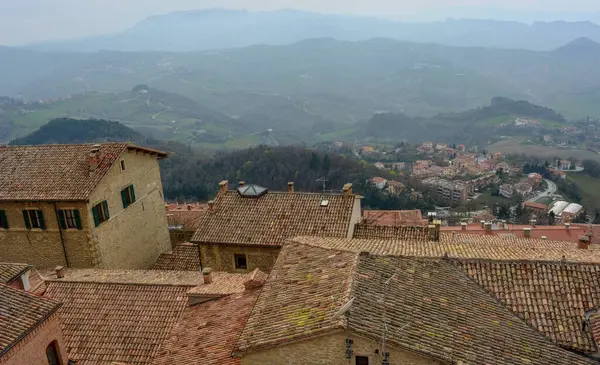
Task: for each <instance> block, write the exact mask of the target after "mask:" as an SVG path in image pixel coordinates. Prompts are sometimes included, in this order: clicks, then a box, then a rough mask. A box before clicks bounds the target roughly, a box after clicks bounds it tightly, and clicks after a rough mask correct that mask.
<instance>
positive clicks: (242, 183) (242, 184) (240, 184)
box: [238, 181, 246, 188]
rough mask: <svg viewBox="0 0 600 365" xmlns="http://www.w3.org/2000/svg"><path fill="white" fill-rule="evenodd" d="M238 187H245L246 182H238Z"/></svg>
mask: <svg viewBox="0 0 600 365" xmlns="http://www.w3.org/2000/svg"><path fill="white" fill-rule="evenodd" d="M238 185H239V186H240V188H241V187H242V186H244V185H246V182H245V181H240V182H239V183H238Z"/></svg>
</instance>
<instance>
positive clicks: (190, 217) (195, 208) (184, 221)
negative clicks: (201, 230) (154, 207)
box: [167, 203, 208, 231]
mask: <svg viewBox="0 0 600 365" xmlns="http://www.w3.org/2000/svg"><path fill="white" fill-rule="evenodd" d="M207 212H208V204H200V203H194V204H181V205H180V204H168V205H167V222H168V224H169V227H170V228H174V229H185V230H193V231H195V230H197V229H198V227H199V221H200V217H201V216H203V215H204V214H206V213H207Z"/></svg>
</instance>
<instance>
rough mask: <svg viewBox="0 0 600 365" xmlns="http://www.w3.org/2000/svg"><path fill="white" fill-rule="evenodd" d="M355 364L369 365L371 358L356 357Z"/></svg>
mask: <svg viewBox="0 0 600 365" xmlns="http://www.w3.org/2000/svg"><path fill="white" fill-rule="evenodd" d="M354 363H355V364H356V365H369V357H368V356H356V359H355V362H354Z"/></svg>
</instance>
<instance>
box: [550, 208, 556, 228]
mask: <svg viewBox="0 0 600 365" xmlns="http://www.w3.org/2000/svg"><path fill="white" fill-rule="evenodd" d="M554 223H556V215H555V214H554V212H553V211H550V213H549V214H548V224H549V225H551V226H553V225H554Z"/></svg>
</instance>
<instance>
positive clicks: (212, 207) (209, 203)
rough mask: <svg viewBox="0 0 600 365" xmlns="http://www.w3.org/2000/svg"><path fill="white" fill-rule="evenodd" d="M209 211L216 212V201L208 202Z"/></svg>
mask: <svg viewBox="0 0 600 365" xmlns="http://www.w3.org/2000/svg"><path fill="white" fill-rule="evenodd" d="M208 210H209V211H211V212H212V211H214V210H215V201H214V200H209V201H208Z"/></svg>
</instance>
